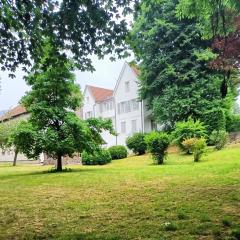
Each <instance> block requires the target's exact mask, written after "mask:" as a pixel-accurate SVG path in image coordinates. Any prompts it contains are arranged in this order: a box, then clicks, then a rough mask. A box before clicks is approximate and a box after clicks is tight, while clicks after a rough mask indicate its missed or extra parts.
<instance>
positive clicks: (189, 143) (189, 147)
mask: <svg viewBox="0 0 240 240" xmlns="http://www.w3.org/2000/svg"><path fill="white" fill-rule="evenodd" d="M196 140H197V138H188V139H185V140H184V141H183V142H182V148H183V150H184V151H185V152H187V153H191V154H192V153H193V151H194V145H195V143H196Z"/></svg>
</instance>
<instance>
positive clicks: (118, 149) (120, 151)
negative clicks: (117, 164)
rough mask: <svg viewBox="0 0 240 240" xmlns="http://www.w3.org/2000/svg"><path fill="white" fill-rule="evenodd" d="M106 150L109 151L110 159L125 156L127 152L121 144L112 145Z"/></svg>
mask: <svg viewBox="0 0 240 240" xmlns="http://www.w3.org/2000/svg"><path fill="white" fill-rule="evenodd" d="M108 151H109V152H110V155H111V157H112V160H114V159H122V158H126V157H127V154H128V152H127V149H126V147H124V146H121V145H118V146H112V147H110V148H108Z"/></svg>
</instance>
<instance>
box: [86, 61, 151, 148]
mask: <svg viewBox="0 0 240 240" xmlns="http://www.w3.org/2000/svg"><path fill="white" fill-rule="evenodd" d="M138 81H139V80H138V70H137V69H136V68H135V67H132V66H130V65H129V64H128V63H125V64H124V66H123V68H122V71H121V73H120V75H119V78H118V80H117V83H116V85H115V88H114V89H105V88H99V87H95V86H89V85H87V86H86V87H85V90H84V103H83V108H82V113H83V115H82V116H83V119H88V118H91V117H101V118H103V119H111V120H112V123H113V127H114V129H115V132H116V133H117V136H113V135H111V134H109V133H108V132H103V133H102V137H103V139H104V141H105V143H106V144H105V145H106V147H110V146H113V145H126V139H127V137H129V136H131V135H133V134H134V133H136V132H143V133H146V132H150V131H151V130H153V129H155V124H154V122H153V120H152V116H151V112H149V111H148V110H147V108H146V104H145V103H144V101H140V100H139V98H138V89H139V87H138Z"/></svg>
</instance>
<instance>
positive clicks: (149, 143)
mask: <svg viewBox="0 0 240 240" xmlns="http://www.w3.org/2000/svg"><path fill="white" fill-rule="evenodd" d="M220 115H221V114H219V116H220ZM219 128H220V127H219ZM209 129H210V128H207V127H206V126H205V125H204V124H203V122H201V121H199V120H197V121H194V120H193V119H192V118H189V119H188V120H187V121H183V122H178V123H176V127H175V130H174V131H173V132H172V133H171V134H167V133H165V132H157V131H153V132H151V133H148V134H143V133H135V134H134V135H133V136H131V137H128V138H127V140H126V145H127V147H128V148H129V149H130V150H132V151H133V153H135V154H137V155H142V154H144V153H145V152H146V151H148V152H150V153H151V154H152V156H153V159H154V160H155V161H156V162H157V164H163V161H164V158H165V157H166V154H167V149H168V147H169V145H170V143H175V144H176V145H177V146H178V147H179V149H180V150H181V151H183V152H184V153H186V154H193V155H194V161H196V162H197V161H199V160H200V158H201V156H202V155H203V153H204V152H205V149H206V146H207V144H208V145H212V146H215V148H216V149H217V150H220V149H222V148H223V147H224V146H225V145H226V143H227V141H228V133H227V132H226V131H225V130H221V129H219V130H213V131H212V132H211V134H210V135H209V134H208V131H209ZM127 155H128V152H127V148H126V147H125V146H112V147H110V148H109V149H108V150H104V149H101V150H99V151H97V152H94V153H91V154H88V153H86V152H83V154H82V163H83V164H84V165H103V164H107V163H109V162H111V160H115V159H122V158H126V157H127Z"/></svg>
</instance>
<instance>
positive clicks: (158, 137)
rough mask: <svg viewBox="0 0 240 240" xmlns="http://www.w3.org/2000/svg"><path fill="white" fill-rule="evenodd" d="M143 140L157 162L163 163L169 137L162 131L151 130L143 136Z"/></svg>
mask: <svg viewBox="0 0 240 240" xmlns="http://www.w3.org/2000/svg"><path fill="white" fill-rule="evenodd" d="M144 139H145V141H146V144H147V148H148V150H149V152H150V153H151V154H152V156H153V158H154V159H155V160H156V161H157V163H158V164H163V160H164V158H165V156H166V154H167V148H168V146H169V144H170V138H169V136H168V134H167V133H164V132H151V133H149V134H147V135H146V136H145V138H144Z"/></svg>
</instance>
